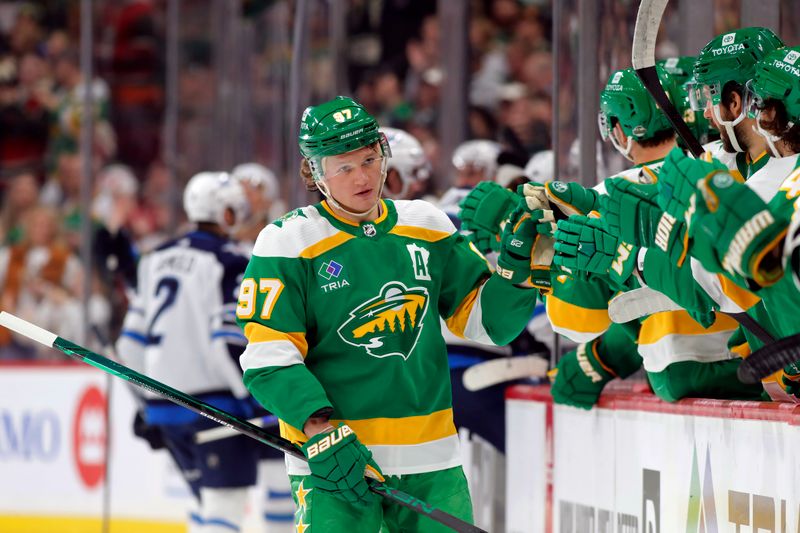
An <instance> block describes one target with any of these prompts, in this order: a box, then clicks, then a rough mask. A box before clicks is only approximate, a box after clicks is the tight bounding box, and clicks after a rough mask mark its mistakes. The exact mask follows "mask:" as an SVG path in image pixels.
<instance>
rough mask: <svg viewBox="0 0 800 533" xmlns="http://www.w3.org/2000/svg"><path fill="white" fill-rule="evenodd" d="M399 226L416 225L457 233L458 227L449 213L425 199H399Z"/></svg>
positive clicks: (397, 206)
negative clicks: (449, 216)
mask: <svg viewBox="0 0 800 533" xmlns="http://www.w3.org/2000/svg"><path fill="white" fill-rule="evenodd" d="M394 205H395V208H396V209H397V225H398V226H415V227H418V228H425V229H432V230H436V231H444V232H446V233H455V232H456V227H455V226H454V225H453V223H452V222H451V221H450V219H449V218H448V217H447V215H446V214H445V213H444V212H443V211H442V210H441V209H439V208H438V207H436V206H435V205H433V204H431V203H429V202H426V201H424V200H397V201H395V202H394Z"/></svg>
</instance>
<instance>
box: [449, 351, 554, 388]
mask: <svg viewBox="0 0 800 533" xmlns="http://www.w3.org/2000/svg"><path fill="white" fill-rule="evenodd" d="M547 367H548V362H547V360H546V359H544V358H542V357H538V356H535V355H526V356H516V357H503V358H501V359H492V360H490V361H486V362H483V363H478V364H477V365H473V366H471V367H470V368H468V369H467V370H466V371H465V372H464V375H463V376H462V378H461V380H462V383H463V384H464V388H465V389H467V390H468V391H476V390H481V389H485V388H487V387H491V386H492V385H497V384H498V383H504V382H506V381H513V380H515V379H522V378H530V377H542V376H544V375H545V374H546V373H547Z"/></svg>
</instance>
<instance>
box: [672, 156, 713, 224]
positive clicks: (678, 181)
mask: <svg viewBox="0 0 800 533" xmlns="http://www.w3.org/2000/svg"><path fill="white" fill-rule="evenodd" d="M717 172H728V167H726V166H725V165H723V164H722V163H720V162H719V161H718V160H716V159H712V158H711V154H709V153H706V154H704V156H703V157H701V158H700V159H692V158H691V157H689V156H687V155H686V154H685V153H683V150H681V149H680V148H673V149H672V151H671V152H670V153H669V155H668V156H667V158H666V160H665V161H664V165H663V166H662V167H661V172H660V173H659V175H658V182H657V185H658V189H659V193H658V205H660V206H661V209H662V210H664V211H665V212H667V213H669V214H670V215H672V216H673V217H675V219H677V220H680V221H684V220H686V210H687V209H688V207H689V199H690V198H691V196H692V195H693V194H694V193H695V192H696V184H697V182H698V181H699V180H701V179H704V178H706V177H707V176H711V175H713V174H716V173H717Z"/></svg>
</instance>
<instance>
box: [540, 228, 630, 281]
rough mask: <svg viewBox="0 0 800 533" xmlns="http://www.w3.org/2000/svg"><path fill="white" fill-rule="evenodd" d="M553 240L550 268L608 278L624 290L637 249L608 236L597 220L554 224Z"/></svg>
mask: <svg viewBox="0 0 800 533" xmlns="http://www.w3.org/2000/svg"><path fill="white" fill-rule="evenodd" d="M554 237H555V239H556V243H555V246H554V248H555V251H556V255H555V257H554V258H553V263H554V264H556V265H558V266H561V267H565V268H568V269H570V270H573V271H574V270H580V271H584V272H591V273H593V274H599V275H608V278H609V280H610V281H611V282H612V283H613V284H614V285H615V286H616V287H618V288H623V287H625V286H626V284H627V282H628V279H629V278H630V276H631V274H632V273H633V269H634V267H635V266H636V255H637V253H638V251H639V249H638V248H637V247H635V246H633V245H632V244H628V243H626V242H624V241H623V240H622V239H620V238H619V237H618V236H617V235H613V234H611V233H610V232H609V231H608V229H607V228H606V227H605V226H604V224H603V222H602V221H601V220H600V219H597V218H589V217H585V216H581V215H573V216H571V217H569V219H568V220H561V221H559V222H558V229H557V230H556V232H555V234H554Z"/></svg>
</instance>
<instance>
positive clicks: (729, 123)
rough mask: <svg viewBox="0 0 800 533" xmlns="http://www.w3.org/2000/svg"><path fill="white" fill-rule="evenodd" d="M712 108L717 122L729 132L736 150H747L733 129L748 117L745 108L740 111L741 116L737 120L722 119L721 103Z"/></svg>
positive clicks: (729, 137)
mask: <svg viewBox="0 0 800 533" xmlns="http://www.w3.org/2000/svg"><path fill="white" fill-rule="evenodd" d="M711 109H712V112H713V113H714V118H715V119H716V120H717V122H718V123H719V124H720V125H722V126H724V127H725V133H727V134H728V140H730V142H731V146H733V149H734V150H736V151H737V152H744V151H745V150H744V148H742V147H741V145H740V144H739V138H738V137H737V136H736V132H735V131H734V130H733V128H734V126H736V125H738V124H739V123H740V122H741V121H743V120H744V119H745V118H746V114H745V113H744V110H743V111H742V112H741V113H739V116H738V117H736V119H735V120H733V121H731V120H722V114H721V113H720V111H719V104H714V105H713V106H712V107H711Z"/></svg>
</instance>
